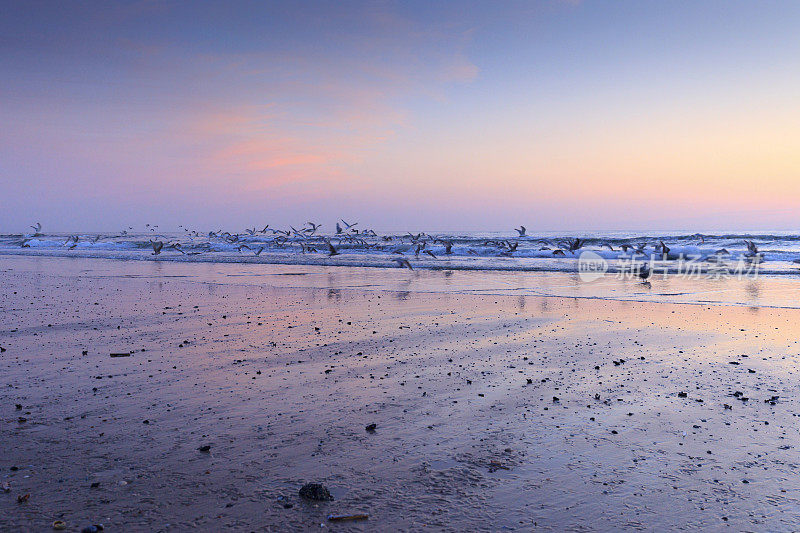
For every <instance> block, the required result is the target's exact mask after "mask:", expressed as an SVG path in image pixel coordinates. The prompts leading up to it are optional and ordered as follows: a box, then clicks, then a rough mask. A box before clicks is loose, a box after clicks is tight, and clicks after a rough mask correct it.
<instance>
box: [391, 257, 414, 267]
mask: <svg viewBox="0 0 800 533" xmlns="http://www.w3.org/2000/svg"><path fill="white" fill-rule="evenodd" d="M394 262H395V263H397V268H403V267H405V268H407V269H409V270H414V267H412V266H411V263H409V262H408V259H406V258H404V257H395V258H394Z"/></svg>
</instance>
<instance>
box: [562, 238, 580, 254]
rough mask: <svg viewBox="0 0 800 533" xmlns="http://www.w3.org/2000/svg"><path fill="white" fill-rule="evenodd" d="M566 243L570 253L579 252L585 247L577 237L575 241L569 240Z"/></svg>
mask: <svg viewBox="0 0 800 533" xmlns="http://www.w3.org/2000/svg"><path fill="white" fill-rule="evenodd" d="M565 242H566V244H567V248H568V249H569V251H570V252H574V251H576V250H579V249H580V248H581V247H582V246H583V241H582V240H581V239H579V238H577V237H575V238H574V239H567V240H566V241H565Z"/></svg>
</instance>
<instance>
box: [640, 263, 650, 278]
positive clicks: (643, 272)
mask: <svg viewBox="0 0 800 533" xmlns="http://www.w3.org/2000/svg"><path fill="white" fill-rule="evenodd" d="M650 274H652V272H650V267H649V266H648V265H647V264H646V263H645V264H643V265H642V267H641V268H640V269H639V277H640V278H641V279H642V280H644V282H645V283H647V280H648V279H649V278H650Z"/></svg>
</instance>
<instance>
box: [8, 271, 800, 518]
mask: <svg viewBox="0 0 800 533" xmlns="http://www.w3.org/2000/svg"><path fill="white" fill-rule="evenodd" d="M0 265H2V267H1V268H0V270H1V271H2V272H0V277H1V279H2V284H3V291H2V293H0V298H1V299H0V308H2V312H3V317H4V321H3V322H4V323H3V325H2V330H1V331H0V346H2V348H3V349H4V351H3V352H2V354H0V369H2V372H1V373H0V375H2V384H0V385H1V386H2V387H1V388H0V391H2V392H0V406H1V409H2V413H3V415H2V417H1V418H0V420H2V425H3V429H2V432H0V448H2V450H3V454H2V457H1V458H0V482H2V483H7V484H8V488H9V492H7V493H0V527H1V528H2V529H4V530H47V529H50V528H51V527H52V523H53V522H54V521H55V520H63V521H64V522H66V524H67V527H68V530H80V529H81V528H83V527H85V526H87V525H91V524H103V525H104V526H105V528H106V530H110V531H115V530H122V529H125V530H129V531H131V530H137V531H138V530H150V531H170V530H173V531H183V530H188V529H196V530H200V531H218V530H220V529H224V528H231V529H234V530H240V531H286V530H312V529H313V530H320V529H331V530H334V531H373V530H401V531H420V530H430V531H442V530H445V531H465V530H484V531H497V530H520V531H528V530H535V529H542V530H557V531H561V530H569V531H585V530H619V529H642V530H667V529H680V528H685V529H704V530H732V531H739V530H760V531H778V530H792V529H797V528H798V527H800V512H798V510H797V509H798V504H799V503H800V502H799V501H798V496H799V493H798V481H799V480H800V472H798V465H800V454H799V453H798V449H797V447H796V438H797V430H796V423H797V421H796V418H797V415H796V412H797V407H798V392H797V391H798V386H797V382H796V365H797V362H798V354H800V345H798V342H797V338H798V328H800V326H798V323H799V322H798V318H800V311H799V310H796V309H775V308H765V307H761V308H760V307H754V306H735V305H688V304H674V303H653V302H630V301H611V300H602V299H590V298H566V297H541V296H509V295H506V294H479V295H474V294H464V293H463V292H459V290H460V289H459V290H454V291H452V292H447V291H440V292H426V291H424V290H422V289H421V287H424V286H426V285H427V286H434V285H436V283H435V280H436V279H440V280H441V279H444V277H445V276H446V273H442V272H437V273H426V274H425V275H424V276H423V279H422V280H420V279H417V280H416V282H415V283H416V284H415V285H413V286H414V288H415V290H407V291H402V290H384V289H383V288H379V289H375V290H371V289H368V288H364V287H361V288H353V287H352V286H353V285H354V282H353V280H354V279H363V277H364V276H367V277H370V276H380V277H382V278H384V279H385V280H386V282H387V283H390V284H399V285H402V284H403V283H407V284H411V283H412V281H411V279H412V277H413V276H419V274H417V273H415V272H410V271H405V270H385V269H371V270H370V271H369V272H368V273H363V272H358V269H347V268H345V269H338V270H337V269H335V268H329V269H328V270H329V272H328V276H329V281H328V284H329V286H328V287H319V286H314V285H317V284H321V280H320V276H325V268H323V267H318V268H316V269H313V268H300V267H285V266H266V265H262V266H259V267H258V268H259V269H260V273H261V276H260V277H259V279H258V280H255V281H254V280H253V279H250V278H247V280H246V281H245V282H242V276H241V275H239V274H241V272H240V270H241V267H242V265H238V266H236V265H233V266H228V265H214V266H209V265H204V264H175V263H173V264H166V263H165V264H161V263H155V262H151V263H144V262H125V263H122V262H111V261H104V260H99V259H59V258H26V257H3V258H1V259H0ZM341 270H345V271H349V273H347V274H343V273H342V272H341ZM479 275H481V276H491V274H479ZM336 276H339V277H338V278H337V277H336ZM426 276H427V277H428V278H430V279H427V278H425V277H426ZM245 277H246V276H245ZM310 278H316V281H315V282H313V283H312V282H310V281H308V280H309V279H310ZM491 283H492V280H491V279H488V278H487V284H491ZM439 286H441V285H439ZM457 288H458V287H457ZM111 354H123V355H124V354H130V355H129V356H116V357H112V356H111ZM370 424H375V430H374V431H367V430H366V429H365V428H366V427H367V426H368V425H370ZM204 446H208V447H209V448H208V449H207V451H201V450H200V449H199V448H202V447H204ZM307 482H318V483H322V484H324V485H325V486H326V487H328V488H329V490H330V491H331V493H332V495H333V496H334V498H335V499H334V501H331V502H308V501H305V500H303V499H301V498H300V497H299V496H298V490H299V488H300V487H301V486H303V484H305V483H307ZM27 494H29V495H30V496H29V498H28V499H27V501H24V502H23V503H18V501H17V499H18V497H19V496H23V497H24V496H25V495H27ZM357 513H359V514H360V513H363V514H367V515H368V517H369V518H368V519H366V520H361V521H353V522H343V523H337V522H331V521H328V520H327V518H326V517H327V516H328V515H329V514H343V515H349V514H357Z"/></svg>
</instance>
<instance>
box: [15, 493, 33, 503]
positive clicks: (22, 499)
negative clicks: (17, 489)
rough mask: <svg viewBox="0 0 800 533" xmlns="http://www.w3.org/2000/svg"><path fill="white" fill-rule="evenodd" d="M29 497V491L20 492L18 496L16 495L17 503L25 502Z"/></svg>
mask: <svg viewBox="0 0 800 533" xmlns="http://www.w3.org/2000/svg"><path fill="white" fill-rule="evenodd" d="M30 497H31V495H30V493H28V494H20V495H19V496H17V503H25V502H27V501H28V500H29V499H30Z"/></svg>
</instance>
